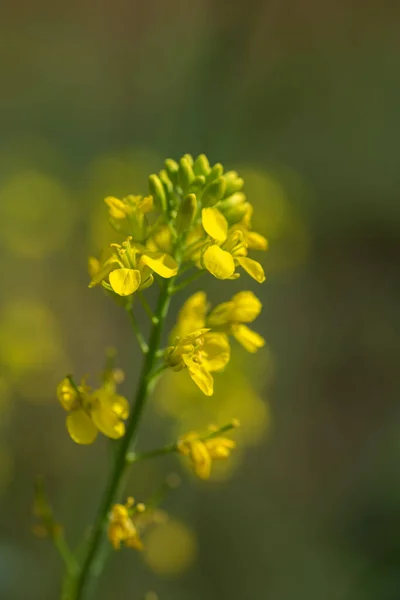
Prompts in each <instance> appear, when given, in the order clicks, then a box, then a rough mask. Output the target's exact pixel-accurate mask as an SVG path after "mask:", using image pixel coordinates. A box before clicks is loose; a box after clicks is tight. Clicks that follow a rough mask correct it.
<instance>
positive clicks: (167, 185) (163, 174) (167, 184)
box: [158, 169, 174, 196]
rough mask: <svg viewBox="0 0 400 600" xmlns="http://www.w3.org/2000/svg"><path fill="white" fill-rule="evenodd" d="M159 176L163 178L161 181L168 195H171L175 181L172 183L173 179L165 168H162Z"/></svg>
mask: <svg viewBox="0 0 400 600" xmlns="http://www.w3.org/2000/svg"><path fill="white" fill-rule="evenodd" d="M158 176H159V178H160V179H161V182H162V184H163V186H164V190H165V192H166V194H167V196H169V195H170V194H172V193H173V191H174V186H173V183H172V181H171V179H170V178H169V175H168V173H167V171H166V170H165V169H162V170H161V171H160V172H159V174H158Z"/></svg>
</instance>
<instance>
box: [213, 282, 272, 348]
mask: <svg viewBox="0 0 400 600" xmlns="http://www.w3.org/2000/svg"><path fill="white" fill-rule="evenodd" d="M261 308H262V304H261V301H260V300H259V299H258V298H257V296H255V295H254V294H253V292H250V291H244V292H239V293H238V294H235V296H233V298H232V299H231V300H230V301H229V302H223V303H222V304H219V305H218V306H216V307H215V308H214V309H213V310H212V311H211V313H210V314H209V315H208V316H207V318H206V321H205V324H206V325H207V326H208V327H211V328H212V329H213V330H214V329H216V330H217V331H222V332H224V333H227V334H229V335H233V336H234V337H235V338H236V340H237V341H238V342H239V343H240V344H242V346H243V347H244V348H245V349H246V350H247V351H248V352H257V350H258V349H259V348H262V347H263V346H264V345H265V340H264V338H262V337H261V336H260V335H259V334H258V333H256V332H255V331H253V330H252V329H250V328H249V327H247V325H244V323H251V322H252V321H254V319H256V318H257V317H258V315H259V314H260V312H261Z"/></svg>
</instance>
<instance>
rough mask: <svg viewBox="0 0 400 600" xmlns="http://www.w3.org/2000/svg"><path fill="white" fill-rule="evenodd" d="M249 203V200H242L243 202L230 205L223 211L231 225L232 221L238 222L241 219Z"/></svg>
mask: <svg viewBox="0 0 400 600" xmlns="http://www.w3.org/2000/svg"><path fill="white" fill-rule="evenodd" d="M249 206H250V204H249V202H243V204H237V205H236V206H231V207H230V208H228V210H225V211H224V212H223V214H224V217H225V218H226V219H227V221H229V223H230V224H231V225H233V224H234V223H238V222H239V221H241V220H242V219H243V217H244V216H245V215H246V213H247V211H248V208H249Z"/></svg>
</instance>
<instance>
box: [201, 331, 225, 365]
mask: <svg viewBox="0 0 400 600" xmlns="http://www.w3.org/2000/svg"><path fill="white" fill-rule="evenodd" d="M202 352H203V353H204V354H205V359H204V362H205V367H206V369H207V371H221V370H222V369H223V368H224V367H226V365H227V364H228V362H229V359H230V357H231V347H230V345H229V341H228V338H227V336H226V335H224V334H223V333H215V332H213V331H211V332H210V333H207V334H206V335H205V336H204V344H203V347H202Z"/></svg>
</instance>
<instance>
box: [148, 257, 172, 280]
mask: <svg viewBox="0 0 400 600" xmlns="http://www.w3.org/2000/svg"><path fill="white" fill-rule="evenodd" d="M140 261H141V263H142V264H143V265H147V266H148V267H150V269H152V270H153V271H154V272H155V273H157V275H160V276H161V277H165V278H166V279H168V278H169V277H173V276H174V275H176V274H177V272H178V263H177V262H176V260H175V259H174V258H172V256H170V255H169V254H165V253H164V252H146V254H143V256H142V258H141V259H140Z"/></svg>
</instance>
